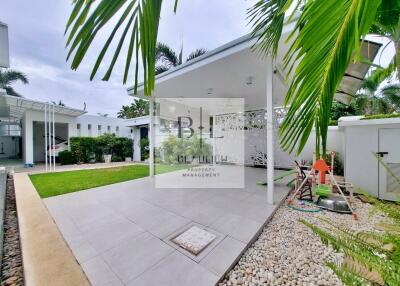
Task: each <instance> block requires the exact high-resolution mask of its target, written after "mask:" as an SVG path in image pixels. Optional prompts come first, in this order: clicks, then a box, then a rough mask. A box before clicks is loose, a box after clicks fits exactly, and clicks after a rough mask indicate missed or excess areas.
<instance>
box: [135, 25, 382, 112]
mask: <svg viewBox="0 0 400 286" xmlns="http://www.w3.org/2000/svg"><path fill="white" fill-rule="evenodd" d="M290 28H291V27H290V25H289V26H286V27H285V30H284V34H283V37H282V39H283V40H282V41H281V42H282V44H281V48H280V49H279V52H278V55H277V58H276V60H275V74H274V79H273V81H274V86H273V94H274V105H275V106H281V105H283V99H284V97H285V94H286V91H287V84H286V83H285V80H284V72H283V57H284V54H285V53H286V51H287V49H288V45H287V44H284V41H285V39H286V37H287V35H288V33H289V32H290ZM254 42H255V39H254V38H252V37H251V36H249V35H248V36H244V37H241V38H239V39H237V40H235V41H233V42H230V43H228V44H226V45H224V46H222V47H220V48H218V49H216V50H213V51H210V52H208V53H206V54H204V55H203V56H201V57H199V58H196V59H194V60H192V61H189V62H186V63H184V64H183V65H181V66H178V67H176V68H173V69H171V70H169V71H167V72H165V73H163V74H161V75H159V76H157V78H156V85H155V90H154V95H155V97H156V98H171V97H174V98H176V97H182V98H221V97H222V98H224V97H225V98H226V97H233V98H244V99H245V108H246V109H247V110H251V109H260V108H264V107H265V106H266V98H265V94H266V77H267V74H266V73H267V69H266V59H265V58H263V57H261V56H260V55H258V54H257V53H256V52H254V51H253V50H252V48H251V47H252V46H253V44H254ZM380 47H381V44H380V43H375V42H371V41H365V42H364V43H363V45H362V48H361V52H362V55H363V57H365V58H366V59H368V60H369V61H371V62H372V61H373V60H374V58H375V56H376V55H377V53H378V51H379V49H380ZM369 67H370V65H368V64H365V63H351V64H350V65H349V67H348V69H347V71H346V75H345V77H344V78H343V80H342V83H341V84H340V86H339V88H338V91H337V93H336V99H337V100H339V101H341V102H344V103H348V102H349V100H350V99H351V96H352V95H354V94H355V93H356V92H357V90H358V89H359V88H360V85H361V82H362V79H363V78H364V77H365V75H366V73H367V72H368V69H369ZM128 94H129V95H132V96H134V94H133V89H132V88H129V89H128ZM137 96H138V97H141V98H146V96H144V94H143V86H142V85H139V87H138V95H137Z"/></svg>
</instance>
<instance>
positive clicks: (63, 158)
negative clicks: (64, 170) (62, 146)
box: [58, 151, 76, 165]
mask: <svg viewBox="0 0 400 286" xmlns="http://www.w3.org/2000/svg"><path fill="white" fill-rule="evenodd" d="M58 158H59V160H60V163H61V165H72V164H75V163H76V161H75V158H74V155H73V154H72V152H71V151H61V152H60V153H58Z"/></svg>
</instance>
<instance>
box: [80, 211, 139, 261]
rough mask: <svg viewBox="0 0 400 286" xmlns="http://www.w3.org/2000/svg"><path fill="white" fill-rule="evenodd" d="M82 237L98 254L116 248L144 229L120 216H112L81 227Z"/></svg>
mask: <svg viewBox="0 0 400 286" xmlns="http://www.w3.org/2000/svg"><path fill="white" fill-rule="evenodd" d="M80 230H81V231H82V234H83V236H84V237H85V238H86V239H87V241H88V242H89V243H90V244H91V245H92V246H93V248H94V249H96V250H97V251H98V252H99V253H102V252H104V251H106V250H108V249H111V248H112V247H114V246H117V245H118V244H120V243H121V242H122V241H124V240H125V239H128V238H130V237H133V236H136V235H138V234H140V233H143V232H144V229H142V228H141V227H139V226H138V225H136V224H135V223H133V222H131V221H129V220H128V219H126V218H124V217H120V216H113V217H108V218H104V219H103V220H99V221H96V222H95V223H92V224H90V225H86V226H84V227H81V229H80Z"/></svg>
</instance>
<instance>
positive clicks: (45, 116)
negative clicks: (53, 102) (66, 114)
mask: <svg viewBox="0 0 400 286" xmlns="http://www.w3.org/2000/svg"><path fill="white" fill-rule="evenodd" d="M44 149H45V151H44V152H45V162H46V172H47V171H48V166H47V103H45V104H44Z"/></svg>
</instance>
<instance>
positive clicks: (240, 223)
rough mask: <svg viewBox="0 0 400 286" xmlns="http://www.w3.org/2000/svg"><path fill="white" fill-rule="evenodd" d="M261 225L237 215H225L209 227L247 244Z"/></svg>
mask: <svg viewBox="0 0 400 286" xmlns="http://www.w3.org/2000/svg"><path fill="white" fill-rule="evenodd" d="M261 225H262V223H260V222H256V221H254V220H251V219H247V218H245V217H242V216H239V215H235V214H230V213H226V214H224V215H223V216H221V217H220V218H219V219H218V220H217V221H216V222H214V223H213V224H212V225H211V226H210V227H211V228H213V229H216V230H218V231H219V232H222V233H225V234H228V235H230V236H232V237H233V238H236V239H237V240H240V241H242V242H244V243H245V244H247V243H249V242H250V240H251V239H252V238H253V236H254V235H255V233H256V232H257V231H258V230H259V229H260V227H261Z"/></svg>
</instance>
